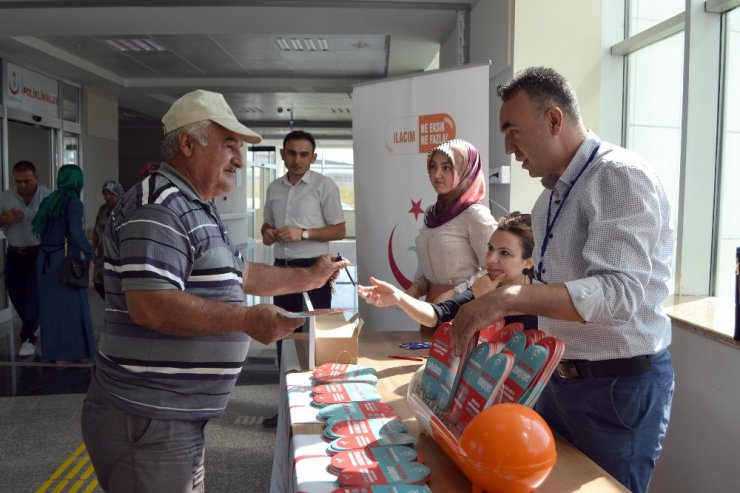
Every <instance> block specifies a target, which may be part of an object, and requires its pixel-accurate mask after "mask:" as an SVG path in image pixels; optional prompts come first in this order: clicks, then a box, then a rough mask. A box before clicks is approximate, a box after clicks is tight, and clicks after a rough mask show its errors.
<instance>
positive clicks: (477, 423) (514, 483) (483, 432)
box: [457, 403, 557, 493]
mask: <svg viewBox="0 0 740 493" xmlns="http://www.w3.org/2000/svg"><path fill="white" fill-rule="evenodd" d="M556 458H557V453H556V451H555V438H554V437H553V436H552V431H550V427H549V426H547V423H546V422H545V420H544V419H542V417H541V416H540V415H539V414H537V413H536V412H535V411H534V410H533V409H530V408H528V407H526V406H522V405H521V404H513V403H505V404H496V405H494V406H491V407H489V408H488V409H485V410H484V411H482V412H481V413H480V414H478V415H477V416H476V417H475V418H473V419H472V420H471V421H470V423H469V424H468V425H467V426H466V427H465V430H464V431H463V433H462V436H461V437H460V447H459V449H458V457H457V459H458V464H460V465H461V466H462V468H463V470H464V472H465V474H466V475H467V476H468V478H469V479H470V480H471V481H472V482H473V484H474V488H475V489H477V490H479V491H487V492H489V493H494V492H495V493H529V492H530V491H533V490H534V489H535V488H537V487H538V486H540V485H541V484H542V483H543V482H544V481H545V479H546V478H547V476H548V474H550V471H551V470H552V468H553V467H554V466H555V461H556Z"/></svg>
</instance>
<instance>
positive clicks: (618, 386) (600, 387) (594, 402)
mask: <svg viewBox="0 0 740 493" xmlns="http://www.w3.org/2000/svg"><path fill="white" fill-rule="evenodd" d="M652 361H653V368H652V369H651V370H650V371H647V372H645V373H642V374H639V375H632V376H620V377H600V378H572V379H563V378H561V377H560V376H558V374H557V372H556V373H555V374H554V375H553V377H552V378H551V379H550V382H549V383H548V384H547V387H545V390H544V391H543V392H542V395H541V396H540V398H539V400H538V401H537V405H536V407H535V410H536V411H537V412H539V413H540V415H541V416H542V417H543V418H545V421H547V423H548V424H549V425H550V427H551V428H552V429H553V430H555V431H557V432H558V433H560V434H561V435H562V436H563V437H564V438H565V439H567V440H568V441H570V442H571V443H572V444H573V445H575V446H576V447H577V448H579V449H580V450H581V451H582V452H583V453H585V454H586V455H588V456H589V457H590V458H591V459H592V460H593V461H594V462H596V463H597V464H598V465H600V466H601V467H603V468H604V469H605V470H606V471H607V472H608V473H609V474H611V475H612V476H614V478H616V479H617V481H619V482H620V483H622V484H623V485H624V486H626V487H627V488H628V489H629V490H630V491H631V492H632V493H645V492H647V490H648V484H649V483H650V476H651V475H652V473H653V468H654V467H655V461H656V460H657V459H658V456H659V455H660V452H661V450H662V443H663V438H664V437H665V435H666V431H667V429H668V421H669V418H670V414H671V402H672V400H673V389H674V378H673V366H672V364H671V355H670V353H669V352H668V351H665V352H663V353H662V354H661V355H659V356H656V358H655V359H653V360H652Z"/></svg>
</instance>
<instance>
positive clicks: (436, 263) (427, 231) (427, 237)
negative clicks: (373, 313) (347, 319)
mask: <svg viewBox="0 0 740 493" xmlns="http://www.w3.org/2000/svg"><path fill="white" fill-rule="evenodd" d="M427 173H428V175H429V181H430V182H431V184H432V187H434V191H435V192H437V201H436V202H435V203H434V204H433V205H432V206H430V207H429V208H427V210H426V211H425V213H424V225H423V226H422V228H421V230H420V231H419V235H418V236H417V238H416V252H417V254H418V256H419V261H420V264H421V273H419V274H418V275H417V276H416V278H415V279H414V282H413V283H412V284H411V286H409V288H408V289H407V290H406V294H408V295H409V296H411V297H413V298H417V299H420V298H422V297H424V299H425V300H426V301H427V302H429V303H438V302H441V301H444V300H447V299H450V298H452V297H453V296H455V295H458V294H460V293H462V292H464V291H465V290H466V289H468V288H469V287H470V286H471V285H472V284H473V282H474V281H475V280H476V279H477V278H479V277H480V276H481V274H482V273H483V265H484V263H485V256H486V246H485V245H486V241H487V240H488V237H489V236H490V231H491V228H493V227H495V222H496V221H495V220H494V218H493V216H492V215H491V211H490V210H489V208H488V205H487V204H484V203H483V202H484V198H485V176H484V172H483V163H482V160H481V156H480V153H479V152H478V149H476V148H475V146H473V145H472V144H471V143H470V142H466V141H464V140H460V139H454V140H450V141H447V142H444V143H442V144H440V145H439V146H437V147H435V148H434V149H432V150H431V152H430V153H429V155H428V156H427ZM432 328H433V327H427V326H424V325H422V330H424V329H432Z"/></svg>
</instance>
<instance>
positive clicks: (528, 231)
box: [357, 212, 537, 329]
mask: <svg viewBox="0 0 740 493" xmlns="http://www.w3.org/2000/svg"><path fill="white" fill-rule="evenodd" d="M533 247H534V239H533V237H532V225H531V223H530V216H529V214H519V213H516V212H515V213H512V214H510V215H508V216H503V217H501V218H500V219H499V221H498V227H497V228H496V230H495V231H494V232H493V234H492V235H491V238H490V240H489V241H488V252H487V253H486V275H484V276H482V277H480V278H479V279H478V280H476V281H475V283H474V284H473V285H472V286H471V287H470V288H468V289H467V290H466V291H463V292H462V293H460V294H458V295H455V296H454V297H452V298H451V299H449V300H446V301H443V302H441V303H427V302H426V301H421V300H418V299H416V298H414V297H412V296H410V295H408V294H406V293H405V292H404V291H402V290H401V289H399V288H397V287H395V286H393V285H392V284H389V283H387V282H384V281H381V280H379V279H376V278H374V277H370V282H371V283H372V286H357V292H358V294H359V295H360V297H361V298H363V299H364V300H365V301H367V302H368V303H370V304H371V305H375V306H378V307H381V308H382V307H387V306H398V307H399V308H401V309H402V310H403V311H404V312H406V314H407V315H408V316H409V317H411V318H412V319H413V320H415V321H417V322H419V323H420V324H423V325H426V326H430V327H436V326H437V325H439V324H441V323H443V322H447V321H449V320H452V319H453V318H455V315H456V314H457V311H458V310H459V309H460V307H461V306H462V305H464V304H465V303H467V302H469V301H471V300H473V299H475V297H476V296H482V295H483V294H485V293H487V292H488V291H490V290H493V289H496V288H497V287H499V286H507V285H514V284H528V283H530V282H531V281H532V272H533V271H532V266H533V261H532V248H533ZM504 321H505V322H506V323H507V324H508V323H513V322H522V323H523V324H524V328H525V329H536V328H537V317H535V316H534V315H524V314H509V315H508V316H506V317H504Z"/></svg>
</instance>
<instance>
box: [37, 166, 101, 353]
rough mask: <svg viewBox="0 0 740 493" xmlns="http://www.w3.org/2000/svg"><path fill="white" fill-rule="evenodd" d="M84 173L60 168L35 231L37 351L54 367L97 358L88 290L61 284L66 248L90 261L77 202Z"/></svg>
mask: <svg viewBox="0 0 740 493" xmlns="http://www.w3.org/2000/svg"><path fill="white" fill-rule="evenodd" d="M82 184H83V176H82V170H81V169H80V168H79V167H77V166H74V165H64V166H62V167H61V168H59V171H58V172H57V189H56V190H55V191H54V192H52V193H51V194H50V195H49V196H48V197H47V198H45V199H44V201H43V202H41V205H40V206H39V212H38V214H36V217H35V218H34V220H33V230H34V231H35V232H36V233H38V234H39V235H40V236H41V246H40V252H39V257H38V265H37V275H38V289H39V301H40V315H41V317H40V318H41V349H42V358H43V360H44V361H56V364H57V366H66V365H67V364H69V363H74V362H79V361H80V360H83V359H89V358H92V357H93V356H94V355H95V337H94V334H93V326H92V320H91V317H90V305H89V301H88V298H87V289H84V288H75V287H70V286H68V285H66V284H63V283H62V281H61V274H62V264H63V263H64V256H65V250H66V252H67V253H68V254H69V255H73V256H75V257H78V258H79V257H81V254H84V256H85V258H86V259H87V260H88V261H90V260H92V258H93V250H92V246H91V245H90V242H89V241H88V239H87V237H85V232H84V230H83V228H82V215H83V208H82V202H81V201H80V192H81V191H82Z"/></svg>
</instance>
